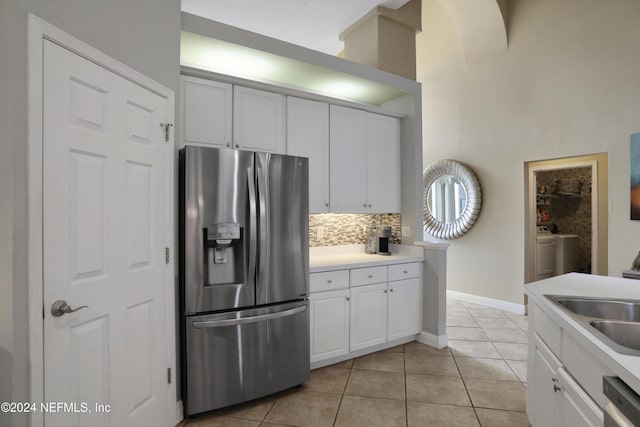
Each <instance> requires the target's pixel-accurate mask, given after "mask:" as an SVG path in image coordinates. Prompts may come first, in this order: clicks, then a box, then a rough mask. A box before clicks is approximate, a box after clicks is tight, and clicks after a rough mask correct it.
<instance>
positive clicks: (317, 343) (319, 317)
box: [309, 289, 349, 363]
mask: <svg viewBox="0 0 640 427" xmlns="http://www.w3.org/2000/svg"><path fill="white" fill-rule="evenodd" d="M309 301H310V305H309V307H310V319H311V322H310V324H311V340H310V342H311V362H312V363H313V362H317V361H319V360H324V359H329V358H331V357H336V356H341V355H343V354H347V353H348V352H349V290H348V289H345V290H343V291H332V292H322V293H319V294H311V295H310V296H309Z"/></svg>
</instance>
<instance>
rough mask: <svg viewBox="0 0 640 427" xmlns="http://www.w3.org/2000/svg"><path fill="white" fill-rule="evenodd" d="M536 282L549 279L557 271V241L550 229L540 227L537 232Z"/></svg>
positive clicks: (544, 226) (543, 226)
mask: <svg viewBox="0 0 640 427" xmlns="http://www.w3.org/2000/svg"><path fill="white" fill-rule="evenodd" d="M535 259H536V266H535V271H536V280H542V279H548V278H549V277H553V276H555V275H556V271H557V241H556V236H555V235H554V234H551V231H550V230H549V227H547V226H546V225H539V226H538V228H537V230H536V258H535Z"/></svg>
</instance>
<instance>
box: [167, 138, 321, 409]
mask: <svg viewBox="0 0 640 427" xmlns="http://www.w3.org/2000/svg"><path fill="white" fill-rule="evenodd" d="M308 182H309V174H308V160H307V159H306V158H302V157H293V156H284V155H277V154H271V153H260V152H251V151H242V150H230V149H216V148H203V147H194V146H187V147H185V148H184V149H182V150H180V195H179V197H180V215H179V217H180V311H181V316H180V322H181V325H180V329H181V366H182V370H181V375H182V378H181V380H182V398H183V401H184V405H185V406H184V407H185V415H187V416H188V415H193V414H197V413H200V412H204V411H209V410H212V409H217V408H221V407H224V406H229V405H233V404H236V403H240V402H244V401H247V400H251V399H255V398H258V397H261V396H265V395H267V394H271V393H274V392H277V391H280V390H284V389H286V388H289V387H293V386H296V385H299V384H302V383H304V382H305V381H306V380H307V379H308V378H309V306H308V304H309V302H308V300H307V296H308V292H309V231H308V229H309V205H308V200H309V196H308V192H309V190H308V185H309V184H308Z"/></svg>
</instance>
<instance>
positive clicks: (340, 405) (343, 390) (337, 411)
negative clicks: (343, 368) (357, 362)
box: [331, 359, 354, 427]
mask: <svg viewBox="0 0 640 427" xmlns="http://www.w3.org/2000/svg"><path fill="white" fill-rule="evenodd" d="M352 360H353V359H352ZM353 364H354V362H351V367H350V368H349V374H348V375H347V380H346V381H345V382H344V387H343V388H342V394H340V402H338V409H337V410H336V415H335V416H334V417H333V424H331V425H332V426H334V427H335V425H336V423H337V422H338V414H339V413H340V408H341V407H342V400H343V399H344V395H345V393H346V392H347V386H348V385H349V379H350V378H351V372H352V371H353Z"/></svg>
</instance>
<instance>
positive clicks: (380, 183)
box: [367, 113, 400, 213]
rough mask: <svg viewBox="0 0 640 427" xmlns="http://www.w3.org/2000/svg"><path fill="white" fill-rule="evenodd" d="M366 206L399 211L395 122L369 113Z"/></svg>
mask: <svg viewBox="0 0 640 427" xmlns="http://www.w3.org/2000/svg"><path fill="white" fill-rule="evenodd" d="M367 208H368V209H369V212H379V213H385V212H391V213H393V212H400V126H399V122H398V119H396V118H394V117H389V116H383V115H380V114H372V113H367Z"/></svg>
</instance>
